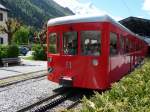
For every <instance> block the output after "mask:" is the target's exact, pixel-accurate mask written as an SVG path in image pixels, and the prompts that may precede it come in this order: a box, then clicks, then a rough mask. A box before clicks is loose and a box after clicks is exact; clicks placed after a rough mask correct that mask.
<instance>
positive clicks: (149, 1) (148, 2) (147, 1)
mask: <svg viewBox="0 0 150 112" xmlns="http://www.w3.org/2000/svg"><path fill="white" fill-rule="evenodd" d="M142 9H143V10H145V11H147V12H148V13H149V14H150V0H144V3H143V7H142Z"/></svg>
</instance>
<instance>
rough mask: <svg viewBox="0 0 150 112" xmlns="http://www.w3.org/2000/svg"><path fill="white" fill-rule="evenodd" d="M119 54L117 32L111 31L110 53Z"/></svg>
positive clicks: (112, 54)
mask: <svg viewBox="0 0 150 112" xmlns="http://www.w3.org/2000/svg"><path fill="white" fill-rule="evenodd" d="M116 54H118V50H117V34H115V33H112V32H111V33H110V55H111V56H114V55H116Z"/></svg>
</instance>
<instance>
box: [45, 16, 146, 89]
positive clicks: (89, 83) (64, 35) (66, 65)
mask: <svg viewBox="0 0 150 112" xmlns="http://www.w3.org/2000/svg"><path fill="white" fill-rule="evenodd" d="M47 45H48V55H47V57H48V72H49V74H48V79H49V80H50V81H53V82H57V83H59V84H61V85H63V86H71V87H78V88H89V89H100V90H102V89H107V88H109V87H110V86H111V83H113V82H115V81H118V80H119V79H121V78H122V77H123V76H124V75H125V74H127V73H128V72H130V71H132V70H133V69H134V68H135V67H136V66H137V65H138V64H139V63H141V61H142V60H143V59H144V57H145V55H146V52H147V45H146V43H145V42H144V41H143V40H142V39H141V38H140V37H139V36H137V35H135V34H134V33H132V32H131V31H129V30H128V29H127V28H125V27H124V26H122V25H121V24H119V23H118V22H116V21H114V20H113V19H111V18H110V17H109V16H107V15H104V16H97V15H95V16H68V17H60V18H56V19H52V20H49V22H48V33H47Z"/></svg>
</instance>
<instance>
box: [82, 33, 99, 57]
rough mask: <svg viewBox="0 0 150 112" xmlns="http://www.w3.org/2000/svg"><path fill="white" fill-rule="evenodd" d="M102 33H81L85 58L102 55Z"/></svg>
mask: <svg viewBox="0 0 150 112" xmlns="http://www.w3.org/2000/svg"><path fill="white" fill-rule="evenodd" d="M100 40H101V32H100V31H82V32H81V50H82V51H81V54H82V55H84V56H99V55H100V53H101V50H100V45H101V42H100Z"/></svg>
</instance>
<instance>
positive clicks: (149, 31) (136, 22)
mask: <svg viewBox="0 0 150 112" xmlns="http://www.w3.org/2000/svg"><path fill="white" fill-rule="evenodd" d="M119 22H120V23H121V24H122V25H124V26H125V27H127V28H128V29H130V30H131V31H132V32H134V33H136V34H139V35H141V36H148V37H149V36H150V20H148V19H143V18H138V17H128V18H126V19H123V20H121V21H119Z"/></svg>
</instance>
